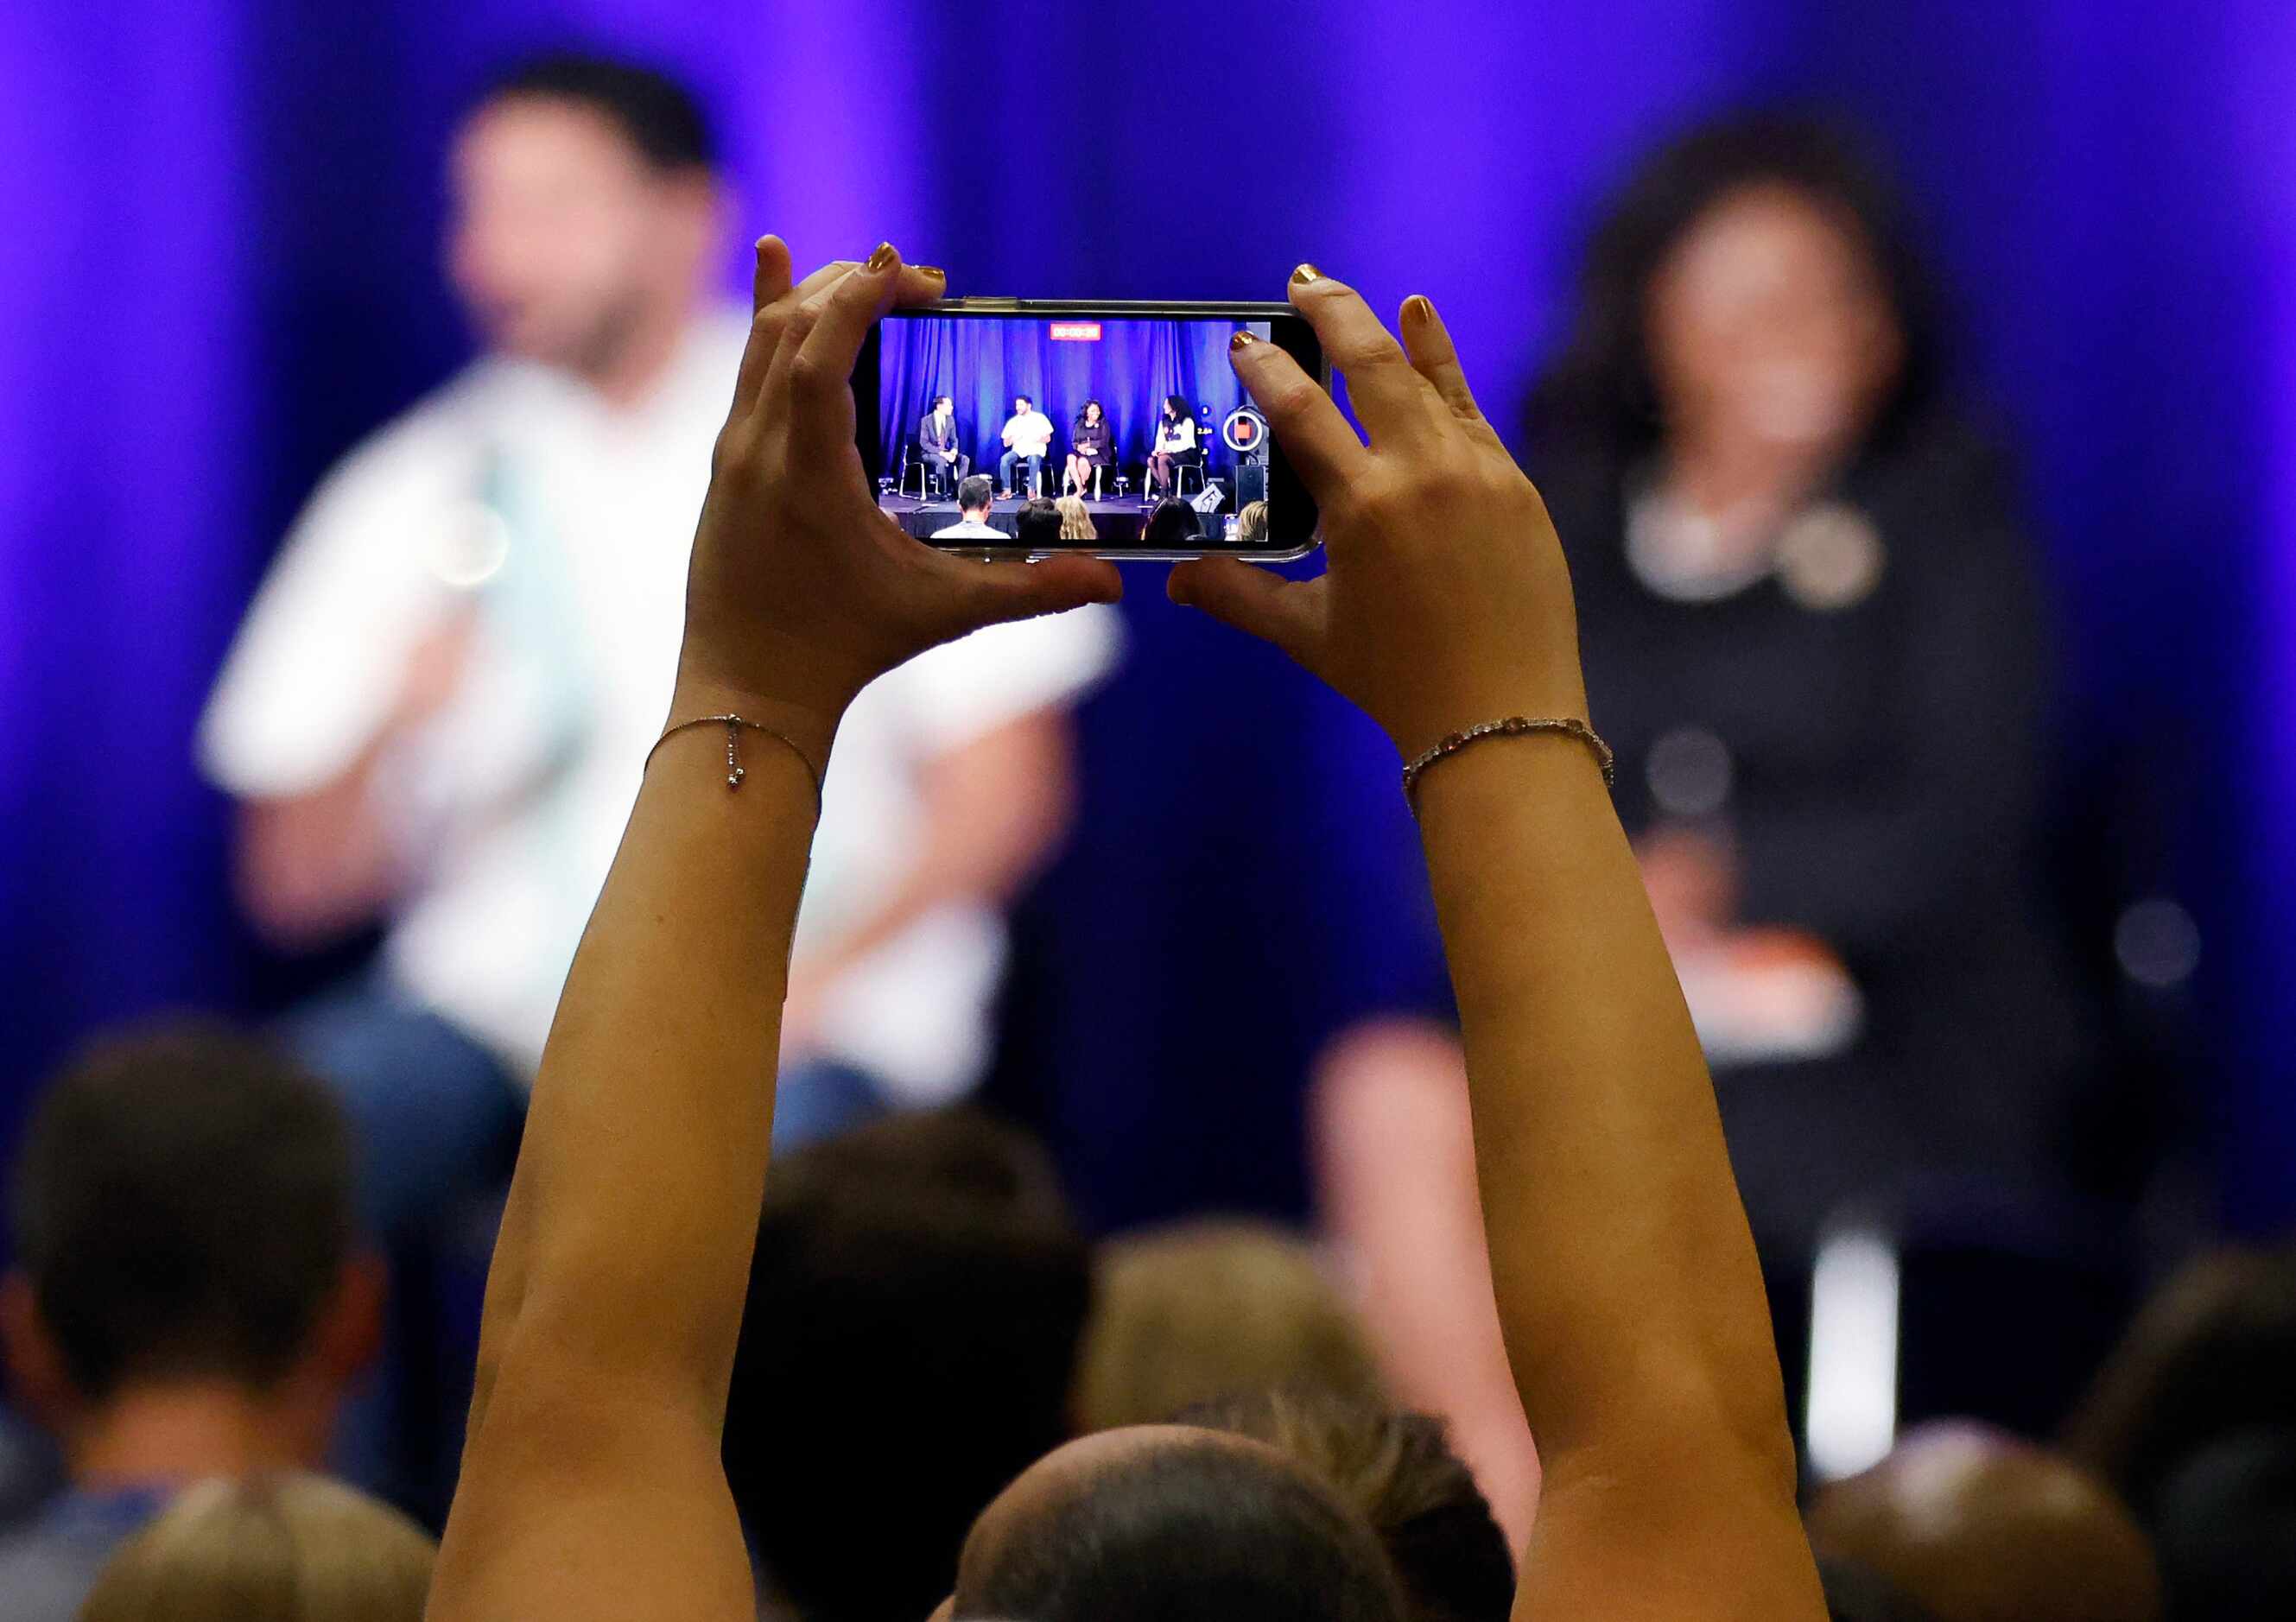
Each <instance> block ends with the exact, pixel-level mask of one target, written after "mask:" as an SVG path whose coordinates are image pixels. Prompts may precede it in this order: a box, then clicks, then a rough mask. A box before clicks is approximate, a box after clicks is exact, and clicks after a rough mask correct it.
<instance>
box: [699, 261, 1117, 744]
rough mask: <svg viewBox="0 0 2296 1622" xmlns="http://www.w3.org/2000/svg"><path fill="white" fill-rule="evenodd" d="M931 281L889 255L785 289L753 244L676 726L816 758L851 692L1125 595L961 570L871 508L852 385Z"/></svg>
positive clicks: (782, 271)
mask: <svg viewBox="0 0 2296 1622" xmlns="http://www.w3.org/2000/svg"><path fill="white" fill-rule="evenodd" d="M945 285H946V283H945V279H944V278H943V277H942V275H941V274H940V273H939V271H934V270H925V269H906V268H904V266H902V264H901V258H900V255H899V254H898V253H896V252H895V251H894V250H893V248H892V245H891V244H890V243H887V244H886V245H884V246H883V247H881V248H879V249H878V250H877V251H876V252H875V253H874V254H873V255H872V256H871V257H870V258H869V261H868V262H867V263H866V264H861V265H857V264H855V263H853V262H851V261H850V260H840V261H839V262H837V263H835V264H832V265H826V266H823V267H822V268H821V269H819V270H816V271H815V272H814V273H813V274H811V275H809V276H808V277H807V278H806V279H805V280H804V281H803V282H801V283H796V284H794V285H792V284H791V265H790V255H789V249H788V247H787V246H786V245H785V244H784V243H783V242H782V241H781V239H780V238H778V237H772V236H768V237H765V238H762V239H761V240H760V241H759V242H758V268H757V280H756V286H755V308H756V312H757V313H756V317H755V320H754V322H753V324H752V325H751V327H750V342H749V348H747V350H746V351H744V353H743V355H742V370H741V375H740V379H739V381H737V382H736V384H735V385H734V405H733V409H732V411H731V413H730V414H728V415H727V417H726V426H725V429H724V430H723V431H721V432H720V433H719V434H718V436H717V449H716V452H715V453H714V455H712V457H711V461H710V478H709V496H708V498H707V499H706V500H705V501H704V502H703V504H702V509H701V526H700V528H699V529H698V530H697V531H696V533H695V536H694V541H693V565H692V568H691V569H690V571H689V573H688V575H687V579H686V596H685V648H684V651H682V652H681V653H680V655H679V659H678V699H677V704H676V709H675V710H674V712H673V713H672V715H671V717H670V718H671V719H672V720H673V721H676V720H682V719H685V718H688V717H691V716H693V715H699V714H709V713H714V712H717V711H719V710H734V711H737V712H739V713H740V714H742V715H743V716H746V717H750V718H752V719H757V720H760V721H763V722H766V723H767V724H768V725H773V726H775V727H778V728H781V729H783V730H784V731H786V732H788V733H790V734H791V739H792V741H795V742H797V743H798V744H799V746H800V747H802V748H803V749H805V750H808V752H809V755H810V758H812V759H813V760H814V761H815V762H816V765H817V764H818V763H820V762H822V761H824V760H825V759H826V758H827V754H828V750H829V745H830V742H831V741H832V739H833V738H834V737H835V735H836V731H837V725H838V722H839V720H840V718H841V717H842V716H843V715H844V713H845V708H846V706H847V705H848V704H849V703H850V702H851V701H852V700H853V698H854V695H855V694H857V693H858V692H860V691H861V689H862V688H863V687H865V686H866V685H867V684H869V683H870V682H872V681H873V680H874V679H876V677H878V676H881V675H882V674H883V673H884V672H886V671H887V670H890V669H891V668H893V667H894V666H896V665H898V664H900V663H902V662H903V661H904V660H906V659H911V658H913V657H914V656H915V655H916V654H919V653H922V652H923V651H925V650H926V649H927V648H930V647H932V646H934V645H935V644H937V643H944V642H950V641H954V640H955V638H957V637H959V636H962V635H965V634H966V633H967V632H970V631H973V630H977V629H979V628H980V627H983V626H988V625H995V624H998V623H1000V622H1002V621H1005V620H1012V619H1026V618H1032V617H1034V616H1036V615H1039V614H1053V613H1058V612H1060V611H1061V610H1064V609H1072V608H1078V607H1081V606H1082V605H1084V604H1085V603H1087V602H1114V601H1115V600H1116V599H1117V597H1119V595H1121V594H1122V591H1123V586H1122V582H1121V580H1120V579H1119V577H1118V575H1117V572H1116V569H1115V567H1114V566H1113V565H1112V564H1110V563H1106V562H1103V561H1098V560H1095V559H1090V558H1082V557H1060V558H1053V559H1047V560H1046V561H1044V562H1041V563H988V564H984V563H972V562H965V561H961V560H959V559H957V558H955V557H953V556H951V555H949V554H948V553H943V552H938V551H936V550H934V549H933V548H932V547H931V546H928V545H925V544H924V543H922V541H918V540H916V539H914V538H913V537H910V536H909V535H907V534H906V533H905V532H904V531H903V530H902V528H901V527H900V526H899V525H898V523H896V522H895V521H894V520H892V519H891V518H890V517H888V516H887V515H886V514H885V513H883V512H879V511H878V509H877V506H876V504H875V503H874V502H873V500H872V499H871V497H870V493H869V487H868V482H867V479H865V476H864V471H863V467H862V463H861V453H860V451H859V449H858V448H857V446H855V444H854V442H853V432H854V410H853V390H852V385H851V378H852V375H853V366H854V362H855V361H856V360H857V358H858V357H859V356H860V352H861V344H862V340H864V339H865V337H866V336H867V334H868V331H869V328H870V326H871V325H872V324H874V323H875V322H877V321H878V320H880V319H881V317H882V316H883V315H885V313H886V312H887V311H888V310H890V309H891V308H892V307H894V306H896V305H908V304H923V303H929V302H931V300H933V299H938V298H939V297H940V296H941V294H942V291H943V290H944V287H945Z"/></svg>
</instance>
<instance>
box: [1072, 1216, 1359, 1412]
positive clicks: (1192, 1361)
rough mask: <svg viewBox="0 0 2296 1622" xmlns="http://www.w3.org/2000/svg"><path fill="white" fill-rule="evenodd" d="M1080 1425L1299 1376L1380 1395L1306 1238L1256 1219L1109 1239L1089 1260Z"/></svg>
mask: <svg viewBox="0 0 2296 1622" xmlns="http://www.w3.org/2000/svg"><path fill="white" fill-rule="evenodd" d="M1095 1284H1096V1287H1095V1292H1094V1301H1093V1313H1092V1320H1091V1324H1090V1327H1089V1328H1088V1329H1087V1331H1086V1334H1085V1340H1084V1348H1083V1350H1082V1352H1081V1354H1080V1356H1079V1357H1078V1367H1077V1398H1076V1411H1077V1428H1078V1429H1079V1430H1082V1431H1092V1430H1107V1429H1114V1428H1116V1427H1118V1426H1121V1425H1144V1424H1154V1423H1157V1422H1160V1421H1165V1420H1169V1419H1171V1418H1172V1417H1173V1416H1174V1415H1175V1414H1177V1413H1179V1412H1180V1411H1181V1410H1183V1409H1185V1408H1187V1407H1189V1406H1191V1405H1193V1404H1197V1403H1203V1402H1210V1401H1211V1400H1213V1399H1215V1398H1219V1397H1227V1396H1230V1395H1232V1394H1234V1393H1237V1392H1249V1391H1259V1390H1264V1389H1270V1388H1275V1387H1291V1386H1307V1387H1312V1388H1316V1389H1324V1390H1328V1391H1333V1392H1337V1393H1341V1394H1342V1395H1344V1396H1347V1397H1354V1398H1357V1399H1361V1400H1366V1401H1374V1402H1375V1401H1377V1400H1378V1398H1379V1396H1380V1380H1379V1374H1378V1371H1377V1368H1376V1365H1375V1364H1374V1362H1373V1358H1372V1354H1371V1348H1370V1347H1369V1345H1368V1343H1367V1342H1366V1341H1365V1339H1364V1336H1363V1332H1362V1331H1361V1330H1360V1329H1359V1328H1358V1327H1357V1323H1356V1320H1355V1316H1354V1315H1353V1314H1352V1313H1350V1312H1349V1310H1348V1308H1347V1306H1346V1305H1345V1303H1343V1302H1342V1301H1341V1299H1340V1297H1339V1294H1338V1292H1337V1291H1336V1290H1334V1289H1333V1287H1332V1284H1331V1282H1330V1281H1329V1280H1327V1279H1326V1278H1325V1277H1324V1273H1323V1269H1322V1267H1321V1266H1320V1265H1319V1264H1318V1262H1317V1260H1316V1256H1315V1253H1314V1252H1313V1251H1312V1250H1311V1249H1309V1248H1308V1245H1307V1244H1305V1243H1304V1242H1302V1241H1300V1240H1299V1239H1297V1238H1295V1237H1293V1236H1292V1235H1291V1234H1289V1233H1285V1232H1284V1231H1283V1230H1282V1229H1280V1228H1276V1227H1274V1226H1272V1225H1266V1224H1261V1223H1250V1222H1201V1223H1190V1224H1185V1225H1181V1226H1178V1227H1174V1228H1168V1229H1164V1230H1161V1231H1159V1232H1153V1233H1144V1234H1140V1235H1137V1236H1135V1237H1131V1238H1126V1239H1119V1240H1115V1241H1111V1242H1109V1243H1107V1244H1105V1245H1103V1246H1102V1248H1101V1252H1100V1257H1099V1261H1098V1263H1097V1266H1096V1267H1095Z"/></svg>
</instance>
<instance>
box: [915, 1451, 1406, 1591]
mask: <svg viewBox="0 0 2296 1622" xmlns="http://www.w3.org/2000/svg"><path fill="white" fill-rule="evenodd" d="M952 1614H953V1615H954V1616H955V1617H957V1618H992V1617H993V1618H1028V1619H1029V1622H1150V1619H1151V1618H1157V1619H1161V1618H1183V1617H1185V1618H1191V1619H1192V1622H1390V1619H1391V1622H1402V1618H1404V1617H1405V1615H1406V1612H1405V1610H1404V1607H1403V1600H1402V1596H1401V1593H1400V1592H1399V1591H1398V1587H1397V1585H1396V1581H1395V1577H1394V1573H1393V1571H1392V1570H1391V1569H1390V1566H1389V1563H1388V1560H1387V1556H1386V1553H1385V1552H1384V1551H1383V1550H1382V1548H1381V1547H1380V1544H1379V1540H1378V1538H1377V1537H1376V1536H1374V1534H1373V1532H1372V1530H1371V1528H1369V1527H1368V1526H1367V1525H1365V1523H1364V1521H1363V1520H1362V1519H1361V1517H1359V1516H1357V1515H1356V1514H1354V1513H1353V1512H1351V1511H1349V1509H1348V1508H1347V1506H1346V1505H1345V1504H1343V1503H1341V1502H1340V1500H1339V1498H1338V1496H1337V1495H1336V1494H1334V1493H1333V1491H1332V1490H1331V1489H1330V1488H1329V1487H1325V1486H1324V1484H1323V1483H1321V1482H1319V1481H1317V1480H1316V1479H1315V1478H1314V1477H1313V1476H1312V1475H1310V1474H1309V1473H1308V1470H1306V1469H1305V1468H1304V1467H1302V1466H1301V1465H1300V1464H1299V1463H1297V1462H1294V1461H1292V1460H1291V1459H1288V1458H1286V1457H1285V1456H1284V1455H1283V1454H1280V1453H1278V1452H1277V1451H1276V1450H1275V1448H1273V1447H1270V1446H1267V1445H1266V1444H1265V1443H1261V1442H1256V1441H1253V1440H1251V1439H1250V1438H1243V1437H1237V1436H1227V1435H1222V1434H1220V1433H1218V1432H1217V1431H1210V1430H1205V1429H1199V1428H1197V1427H1194V1426H1186V1425H1177V1426H1175V1425H1155V1426H1134V1427H1131V1428H1129V1429H1123V1430H1105V1431H1102V1432H1101V1433H1100V1434H1098V1435H1096V1436H1091V1437H1087V1438H1084V1439H1083V1440H1081V1441H1077V1442H1071V1443H1070V1444H1069V1445H1068V1446H1066V1447H1063V1448H1062V1449H1061V1450H1060V1451H1059V1452H1057V1453H1054V1454H1052V1455H1050V1456H1049V1457H1047V1458H1046V1459H1043V1460H1041V1461H1039V1462H1037V1464H1036V1465H1035V1466H1033V1467H1032V1468H1031V1469H1030V1470H1029V1471H1028V1472H1027V1473H1026V1474H1024V1475H1023V1476H1021V1479H1019V1480H1017V1481H1015V1482H1014V1483H1013V1485H1012V1486H1011V1487H1008V1488H1007V1489H1005V1492H1004V1493H1003V1494H1001V1495H999V1496H998V1497H997V1499H996V1503H993V1504H991V1505H990V1506H989V1508H988V1512H987V1513H985V1514H983V1515H982V1516H981V1518H980V1523H979V1524H978V1525H977V1526H976V1527H975V1528H973V1530H972V1536H970V1537H968V1538H967V1539H966V1540H965V1544H964V1556H963V1558H962V1559H961V1560H960V1561H958V1564H957V1569H956V1592H955V1600H954V1605H953V1607H952Z"/></svg>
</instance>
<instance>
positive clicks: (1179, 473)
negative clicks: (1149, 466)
mask: <svg viewBox="0 0 2296 1622" xmlns="http://www.w3.org/2000/svg"><path fill="white" fill-rule="evenodd" d="M1191 473H1193V474H1194V475H1195V476H1196V494H1197V495H1199V496H1201V495H1202V494H1203V492H1204V486H1205V479H1204V454H1203V452H1202V451H1201V450H1193V451H1182V452H1180V453H1179V455H1176V456H1174V457H1173V458H1172V499H1173V500H1174V501H1185V500H1187V499H1188V475H1189V474H1191Z"/></svg>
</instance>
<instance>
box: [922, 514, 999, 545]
mask: <svg viewBox="0 0 2296 1622" xmlns="http://www.w3.org/2000/svg"><path fill="white" fill-rule="evenodd" d="M932 538H933V539H935V540H937V541H950V540H971V541H1004V542H1005V543H1006V544H1008V545H1009V544H1010V543H1011V542H1012V539H1013V537H1011V536H1009V535H1007V534H1005V532H1004V531H1003V530H1002V529H999V528H996V525H994V524H984V523H982V522H981V521H980V520H979V519H977V518H968V519H964V520H960V521H958V522H956V523H954V524H951V525H949V526H948V528H946V529H936V530H934V531H933V532H932Z"/></svg>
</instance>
